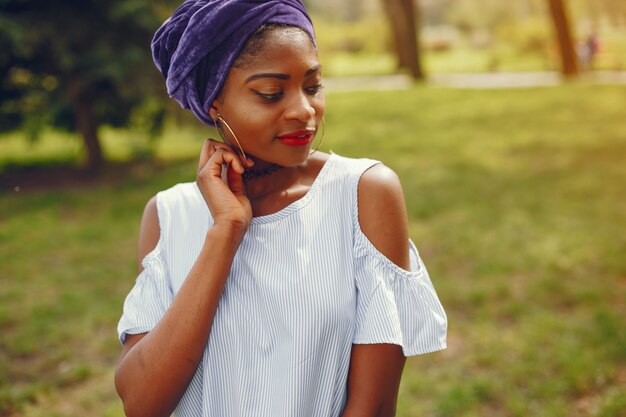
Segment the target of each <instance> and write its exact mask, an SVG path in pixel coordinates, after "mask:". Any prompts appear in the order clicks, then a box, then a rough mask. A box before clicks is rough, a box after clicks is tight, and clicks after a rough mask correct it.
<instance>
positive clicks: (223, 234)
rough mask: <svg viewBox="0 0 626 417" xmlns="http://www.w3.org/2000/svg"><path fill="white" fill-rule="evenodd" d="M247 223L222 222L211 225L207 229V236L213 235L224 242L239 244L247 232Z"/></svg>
mask: <svg viewBox="0 0 626 417" xmlns="http://www.w3.org/2000/svg"><path fill="white" fill-rule="evenodd" d="M248 226H249V223H244V222H238V221H230V220H223V221H218V222H215V223H213V225H212V226H211V227H210V228H209V231H208V232H207V235H208V234H211V235H215V236H216V237H220V238H222V239H225V240H227V241H228V240H232V241H236V242H239V241H241V239H243V236H244V235H245V234H246V230H248Z"/></svg>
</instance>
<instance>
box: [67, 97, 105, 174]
mask: <svg viewBox="0 0 626 417" xmlns="http://www.w3.org/2000/svg"><path fill="white" fill-rule="evenodd" d="M74 117H75V118H76V127H77V128H78V131H79V132H80V134H81V135H82V136H83V143H84V145H85V151H86V152H87V166H86V168H87V171H88V172H89V173H91V174H96V173H97V172H98V171H99V170H100V168H102V165H103V163H104V157H103V154H102V147H101V146H100V141H99V140H98V124H97V123H96V120H95V118H94V116H93V110H92V104H91V103H90V102H81V101H75V102H74Z"/></svg>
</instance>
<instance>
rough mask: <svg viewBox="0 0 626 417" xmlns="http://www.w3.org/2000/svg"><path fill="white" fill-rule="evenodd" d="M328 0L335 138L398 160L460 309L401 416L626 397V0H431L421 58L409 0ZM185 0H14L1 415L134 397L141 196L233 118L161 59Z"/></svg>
mask: <svg viewBox="0 0 626 417" xmlns="http://www.w3.org/2000/svg"><path fill="white" fill-rule="evenodd" d="M306 3H307V5H308V6H309V7H310V9H311V12H312V14H313V16H314V20H315V23H316V30H317V36H318V46H319V51H320V58H321V61H322V64H323V66H324V74H325V77H326V80H325V84H326V95H327V108H328V113H327V121H326V125H327V126H326V135H325V140H324V144H323V145H322V149H324V150H325V151H334V152H337V153H340V154H343V155H347V156H353V157H371V158H376V159H380V160H382V161H384V162H385V163H386V164H387V165H389V166H390V167H391V168H393V169H394V170H395V171H396V172H397V173H398V175H399V176H400V178H401V180H402V183H403V187H404V190H405V194H406V200H407V206H408V212H409V222H410V232H411V236H412V238H413V239H414V241H415V242H416V244H417V246H418V248H419V249H420V252H421V255H422V257H423V258H424V260H425V262H426V264H427V266H428V268H429V271H430V274H431V277H432V279H433V282H434V284H435V286H436V288H437V290H438V293H439V295H440V298H441V300H442V303H443V304H444V307H445V308H446V311H447V313H448V318H449V337H448V349H447V350H445V351H443V352H438V353H435V354H429V355H425V356H423V357H414V358H410V359H409V361H408V362H407V366H406V370H405V374H404V378H403V381H402V386H401V392H400V397H399V404H398V416H401V417H408V416H564V417H565V416H601V417H619V416H625V415H626V326H624V322H625V318H626V257H625V256H624V254H625V253H626V233H624V226H625V225H626V198H625V191H626V186H625V184H626V117H625V116H626V115H625V109H626V85H625V82H624V79H625V76H624V73H623V72H622V71H623V70H624V69H626V68H625V65H626V4H625V3H624V2H623V1H621V0H596V1H593V0H563V1H553V0H510V1H499V0H420V1H415V2H412V3H411V2H409V3H411V5H412V6H414V10H413V11H412V12H411V14H410V15H411V16H412V17H414V19H411V20H413V22H414V23H416V26H415V36H414V37H415V40H416V44H417V45H418V46H419V49H418V50H417V52H418V56H419V58H420V74H417V75H416V74H415V71H413V70H412V69H411V67H410V65H407V64H406V63H405V65H403V66H402V67H400V68H399V65H398V64H399V62H400V61H402V57H399V51H398V46H395V45H396V44H397V43H394V39H395V38H394V32H393V30H391V29H392V28H395V26H394V25H393V24H392V25H390V23H389V20H390V19H389V17H388V15H387V14H386V13H385V10H387V9H386V8H385V7H386V6H389V5H390V4H391V3H394V4H395V7H400V6H399V5H403V7H406V5H407V1H406V0H402V1H400V0H397V1H396V0H388V1H386V2H383V0H371V1H356V0H344V1H342V2H336V1H330V0H317V1H314V0H310V1H307V2H306ZM556 3H559V4H560V5H561V6H563V7H564V11H565V15H566V17H568V20H567V21H568V22H569V26H568V28H567V29H568V30H567V32H568V34H569V37H570V40H571V42H570V43H571V45H570V46H571V47H572V48H573V49H574V50H575V51H576V55H577V56H578V58H582V56H583V55H584V48H585V43H586V42H587V41H588V39H589V37H590V36H591V35H596V36H597V39H598V40H599V48H598V50H597V53H596V54H595V56H594V57H593V60H591V61H589V60H584V59H577V60H575V63H574V64H573V65H574V67H573V69H572V68H569V69H567V68H565V64H564V62H565V61H564V60H563V59H562V56H563V49H562V42H559V41H558V39H559V36H557V34H558V33H559V30H561V29H563V28H559V30H557V28H556V25H555V23H554V22H555V20H554V19H553V14H551V10H552V11H553V9H551V7H554V5H555V4H556ZM175 5H176V2H173V1H152V2H147V1H144V0H124V1H109V2H102V1H96V0H92V1H88V0H83V1H70V0H64V1H59V2H43V1H3V2H0V46H1V47H2V48H1V49H0V51H1V52H0V77H1V78H0V81H1V84H0V95H1V99H0V129H1V130H2V133H0V416H11V417H12V416H110V417H112V416H122V415H123V412H122V408H121V404H120V403H119V400H118V399H117V397H116V394H115V390H114V387H113V372H114V368H115V364H116V361H117V357H118V354H119V350H120V347H119V343H118V342H117V336H116V333H115V327H116V324H117V320H118V319H119V316H120V313H121V306H122V302H123V299H124V296H125V295H126V293H127V292H128V291H129V289H130V288H131V286H132V285H133V282H134V278H135V276H136V259H135V250H136V240H137V234H138V228H139V220H140V217H141V213H142V210H143V207H144V205H145V203H146V202H147V200H148V199H149V198H150V197H151V196H152V195H154V194H155V193H156V192H157V191H159V190H162V189H165V188H168V187H169V186H171V185H173V184H175V183H177V182H181V181H192V180H193V179H194V177H195V169H196V162H195V158H196V156H197V152H198V150H199V148H200V146H201V144H202V141H203V139H205V138H206V137H207V136H214V137H215V136H216V133H215V132H214V131H212V130H210V129H207V128H206V127H205V126H202V125H201V124H200V123H199V122H197V121H195V120H194V119H193V117H191V116H190V115H189V114H187V113H185V112H182V111H180V110H179V109H177V106H176V104H175V103H173V102H172V101H171V100H169V101H168V100H167V98H166V93H165V91H164V87H163V81H162V79H161V78H160V75H159V74H158V73H157V72H156V70H155V69H154V67H153V65H152V63H151V61H150V56H149V50H148V43H149V39H150V35H151V34H152V33H153V32H154V30H155V29H156V27H157V26H158V24H159V23H160V22H161V21H162V20H163V19H164V18H165V17H166V16H167V15H168V14H169V13H171V11H172V10H173V9H174V7H175ZM397 25H398V23H397V22H396V26H397ZM568 65H570V66H571V65H572V63H571V60H570V62H569V64H568ZM87 111H88V112H91V115H92V117H88V115H87V116H86V115H85V114H86V112H87ZM85 120H91V121H92V122H91V123H86V122H85ZM94 138H95V139H96V140H97V143H98V144H99V145H100V146H101V149H100V151H101V156H102V161H96V160H93V158H90V156H89V155H90V153H89V152H87V151H86V149H88V148H89V146H93V139H94ZM90 140H91V141H92V142H90ZM90 143H91V145H90ZM92 151H93V150H92ZM94 161H95V162H94ZM277 383H279V382H277Z"/></svg>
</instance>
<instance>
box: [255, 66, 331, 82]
mask: <svg viewBox="0 0 626 417" xmlns="http://www.w3.org/2000/svg"><path fill="white" fill-rule="evenodd" d="M320 69H322V66H321V65H316V66H314V67H313V68H311V69H309V70H308V71H307V72H305V73H304V76H305V77H308V76H310V75H312V74H315V73H316V72H318V71H319V70H320ZM259 78H276V79H278V80H288V79H289V78H291V77H290V76H289V75H288V74H281V73H275V72H261V73H259V74H252V75H251V76H249V77H248V78H246V81H245V82H246V83H249V82H250V81H254V80H258V79H259Z"/></svg>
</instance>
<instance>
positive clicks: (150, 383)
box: [115, 142, 252, 417]
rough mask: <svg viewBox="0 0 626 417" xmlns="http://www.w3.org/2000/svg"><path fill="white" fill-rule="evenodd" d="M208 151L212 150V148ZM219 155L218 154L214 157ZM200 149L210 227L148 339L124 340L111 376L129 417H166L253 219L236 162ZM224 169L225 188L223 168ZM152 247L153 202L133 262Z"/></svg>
mask: <svg viewBox="0 0 626 417" xmlns="http://www.w3.org/2000/svg"><path fill="white" fill-rule="evenodd" d="M211 146H213V147H211ZM220 149H221V150H220ZM220 149H216V148H215V145H212V144H211V145H210V143H209V142H207V144H205V146H204V147H203V152H202V155H201V157H200V164H199V169H198V179H197V183H198V186H199V188H200V190H201V191H202V194H203V196H204V198H205V200H206V202H207V204H208V205H209V208H210V209H211V213H212V214H213V218H214V225H213V226H212V227H211V228H210V229H209V230H208V232H207V235H206V238H205V242H204V246H203V247H202V250H201V252H200V254H199V256H198V258H197V259H196V262H195V263H194V265H193V267H192V268H191V270H190V272H189V274H188V275H187V278H186V280H185V282H184V284H183V285H182V286H181V288H180V290H179V291H178V293H177V295H176V297H175V298H174V301H173V302H172V304H171V306H170V307H169V309H168V310H167V312H166V313H165V315H164V316H163V318H162V319H161V320H160V321H159V323H158V324H157V325H156V326H155V328H154V329H153V330H152V331H150V332H149V333H144V334H139V335H129V336H128V337H127V339H126V341H125V343H124V347H123V350H122V358H121V361H120V364H119V366H118V368H117V372H116V374H115V384H116V388H117V391H118V393H119V395H120V397H121V398H122V401H123V402H124V410H125V412H126V415H127V416H129V417H135V416H150V417H157V416H169V415H170V414H171V412H172V411H173V410H174V408H175V407H176V405H177V404H178V402H179V401H180V398H181V397H182V395H183V394H184V393H185V390H186V389H187V386H188V385H189V383H190V382H191V379H192V378H193V375H194V373H195V371H196V368H197V367H198V364H199V363H200V360H201V358H202V353H203V352H204V348H205V346H206V343H207V339H208V337H209V334H210V331H211V325H212V323H213V318H214V316H215V311H216V309H217V305H218V303H219V299H220V297H221V294H222V291H223V289H224V285H225V283H226V278H227V277H228V274H229V272H230V268H231V264H232V260H233V258H234V256H235V253H236V252H237V249H238V247H239V243H240V242H241V239H242V238H243V235H244V234H245V231H246V230H247V227H248V224H249V222H250V219H251V217H252V210H251V208H250V204H249V202H248V201H247V199H246V198H245V196H244V195H243V192H242V190H243V188H242V187H241V183H240V181H241V175H239V176H238V178H237V175H236V173H235V172H234V171H237V173H239V174H241V172H243V168H242V166H241V162H240V161H239V159H238V157H237V156H236V155H235V154H234V153H233V152H231V151H229V150H228V149H223V148H220ZM223 163H224V164H229V168H228V169H229V173H228V175H229V184H228V187H227V186H226V185H225V184H224V183H223V182H222V179H221V169H222V164H223ZM158 239H159V223H158V217H157V210H156V202H155V200H154V198H153V199H152V200H151V201H150V202H149V203H148V205H147V207H146V210H145V212H144V216H143V219H142V224H141V232H140V242H139V252H140V253H139V258H140V259H142V258H143V257H144V256H145V255H146V254H147V253H148V252H150V251H151V250H152V249H153V248H154V247H155V246H156V243H157V241H158Z"/></svg>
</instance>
